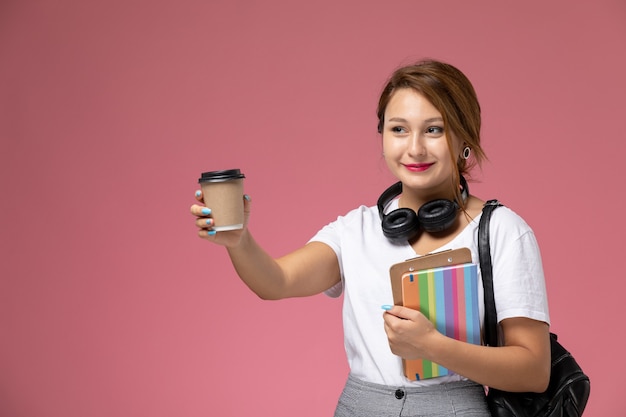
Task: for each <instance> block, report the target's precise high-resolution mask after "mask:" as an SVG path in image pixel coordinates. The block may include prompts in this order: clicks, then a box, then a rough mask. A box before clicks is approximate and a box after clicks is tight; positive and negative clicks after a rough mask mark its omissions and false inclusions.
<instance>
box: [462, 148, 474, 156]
mask: <svg viewBox="0 0 626 417" xmlns="http://www.w3.org/2000/svg"><path fill="white" fill-rule="evenodd" d="M471 153H472V150H471V149H470V147H469V146H466V147H465V148H463V153H462V154H461V157H462V158H463V159H467V158H469V157H470V154H471Z"/></svg>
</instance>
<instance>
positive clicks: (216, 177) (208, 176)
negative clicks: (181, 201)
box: [198, 169, 246, 182]
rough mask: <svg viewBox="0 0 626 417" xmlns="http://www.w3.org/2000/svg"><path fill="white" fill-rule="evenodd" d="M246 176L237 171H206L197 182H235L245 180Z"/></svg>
mask: <svg viewBox="0 0 626 417" xmlns="http://www.w3.org/2000/svg"><path fill="white" fill-rule="evenodd" d="M245 177H246V176H245V175H243V174H242V173H241V170H239V169H225V170H222V171H208V172H203V173H202V175H201V176H200V178H199V179H198V182H217V181H229V180H236V179H240V178H245Z"/></svg>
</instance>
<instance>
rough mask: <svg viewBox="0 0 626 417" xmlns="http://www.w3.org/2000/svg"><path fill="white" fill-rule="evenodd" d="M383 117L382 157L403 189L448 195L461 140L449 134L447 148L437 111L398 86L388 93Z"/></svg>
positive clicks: (420, 98)
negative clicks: (389, 94) (449, 143)
mask: <svg viewBox="0 0 626 417" xmlns="http://www.w3.org/2000/svg"><path fill="white" fill-rule="evenodd" d="M384 120H385V121H384V126H383V131H382V135H383V153H384V155H385V160H386V162H387V166H388V167H389V170H390V171H391V173H392V174H393V175H395V176H396V177H397V178H398V179H399V180H400V181H402V183H403V185H404V188H405V191H408V190H412V191H414V192H416V193H420V194H423V195H429V196H430V195H433V196H441V197H449V194H450V178H451V177H452V175H453V172H454V170H455V169H456V167H455V166H454V165H453V160H454V161H456V160H457V158H458V155H460V153H461V145H462V144H461V143H459V141H458V140H456V139H454V137H452V141H451V142H452V147H453V149H452V150H450V149H448V141H447V139H446V134H448V133H447V132H446V131H445V130H444V125H443V118H442V116H441V113H439V111H438V110H437V109H436V108H435V107H434V106H433V105H432V104H431V103H430V101H428V100H427V99H426V98H425V97H424V96H423V95H422V94H420V93H418V92H416V91H415V90H412V89H410V88H402V89H399V90H397V91H395V92H394V93H393V95H392V96H391V100H390V101H389V104H388V105H387V108H386V109H385V119H384ZM450 152H452V154H453V155H455V157H454V158H453V159H451V158H450ZM407 189H408V190H407Z"/></svg>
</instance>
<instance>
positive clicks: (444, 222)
mask: <svg viewBox="0 0 626 417" xmlns="http://www.w3.org/2000/svg"><path fill="white" fill-rule="evenodd" d="M457 210H458V206H457V204H456V203H455V202H454V201H450V200H445V199H439V200H433V201H429V202H428V203H426V204H424V205H423V206H422V207H420V209H419V211H418V212H417V219H418V222H419V224H420V225H421V226H422V228H423V229H424V230H425V231H427V232H429V233H434V232H441V231H443V230H446V229H447V228H449V227H450V226H452V224H454V221H455V220H456V212H457Z"/></svg>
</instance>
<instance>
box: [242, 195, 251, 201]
mask: <svg viewBox="0 0 626 417" xmlns="http://www.w3.org/2000/svg"><path fill="white" fill-rule="evenodd" d="M243 198H245V199H246V201H252V199H251V198H250V196H249V195H248V194H244V196H243Z"/></svg>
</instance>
